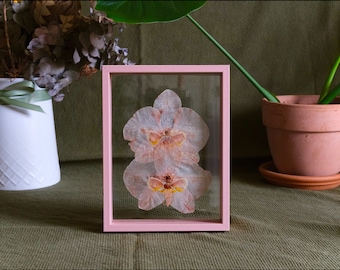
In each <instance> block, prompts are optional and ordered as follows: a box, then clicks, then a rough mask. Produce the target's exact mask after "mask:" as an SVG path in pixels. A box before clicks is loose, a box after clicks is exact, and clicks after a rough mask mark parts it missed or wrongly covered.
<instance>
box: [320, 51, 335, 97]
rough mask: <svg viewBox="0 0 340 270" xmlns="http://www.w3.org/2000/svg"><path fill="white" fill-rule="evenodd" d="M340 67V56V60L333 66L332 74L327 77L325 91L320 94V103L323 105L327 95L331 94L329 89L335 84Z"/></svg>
mask: <svg viewBox="0 0 340 270" xmlns="http://www.w3.org/2000/svg"><path fill="white" fill-rule="evenodd" d="M339 65H340V55H339V56H338V58H337V59H336V61H335V63H334V64H333V67H332V69H331V72H330V73H329V75H328V77H327V80H326V82H325V85H324V87H323V90H322V92H321V94H320V97H319V101H318V103H323V99H324V98H325V97H326V96H327V94H328V92H329V88H330V86H331V84H332V82H333V79H334V76H335V73H336V71H337V69H338V67H339Z"/></svg>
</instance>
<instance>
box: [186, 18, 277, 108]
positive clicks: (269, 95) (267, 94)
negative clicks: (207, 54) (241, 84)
mask: <svg viewBox="0 0 340 270" xmlns="http://www.w3.org/2000/svg"><path fill="white" fill-rule="evenodd" d="M186 16H187V17H188V18H189V20H190V21H191V22H192V23H193V24H194V25H195V26H196V27H197V28H198V29H199V30H200V31H201V32H202V33H203V34H204V35H205V36H206V37H207V38H208V39H209V40H210V41H211V42H212V43H213V44H214V45H215V46H216V47H217V48H218V49H220V51H221V52H222V53H223V54H224V55H225V56H227V57H228V58H229V60H230V61H231V62H232V63H233V64H234V65H235V66H236V67H237V68H238V69H239V70H240V71H241V72H242V73H243V75H244V76H246V78H247V79H248V80H249V81H250V82H251V83H252V84H253V85H254V86H255V87H256V88H257V90H258V91H259V92H260V93H261V94H262V95H263V96H264V97H265V98H266V99H268V101H272V102H277V103H279V102H280V101H279V100H278V98H277V97H276V96H275V95H273V94H272V93H270V92H269V91H268V90H266V89H265V88H263V87H262V86H261V85H260V84H259V83H258V82H257V81H256V80H255V79H254V77H252V76H251V75H250V74H249V73H248V72H247V71H246V70H245V69H244V68H243V67H242V65H241V64H240V63H239V62H238V61H237V60H236V59H235V58H234V57H232V55H231V54H230V53H229V52H228V51H227V50H226V49H224V48H223V47H222V45H221V44H220V43H218V42H217V40H216V39H214V38H213V37H212V36H211V35H210V34H209V33H208V32H207V31H206V30H205V29H204V28H203V27H202V26H201V25H200V24H199V23H198V22H197V21H196V20H195V19H194V18H192V17H191V16H190V15H189V14H187V15H186Z"/></svg>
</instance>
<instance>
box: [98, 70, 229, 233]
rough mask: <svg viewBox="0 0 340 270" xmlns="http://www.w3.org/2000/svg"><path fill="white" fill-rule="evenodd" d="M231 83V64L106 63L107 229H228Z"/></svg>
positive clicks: (105, 217) (105, 166) (104, 113)
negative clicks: (113, 64) (160, 115)
mask: <svg viewBox="0 0 340 270" xmlns="http://www.w3.org/2000/svg"><path fill="white" fill-rule="evenodd" d="M229 89H230V80H229V66H227V65H208V66H206V65H194V66H192V65H185V66H181V65H170V66H169V65H161V66H159V65H136V66H104V67H103V155H104V158H103V159H104V161H103V170H104V231H107V232H110V231H112V232H114V231H117V232H118V231H227V230H229V219H230V216H229V201H230V198H229V182H230V115H229V113H230V109H229V108H230V100H229V97H230V91H229ZM174 104H175V105H174ZM172 111H173V112H172ZM162 113H163V115H166V116H164V118H162V119H163V120H159V119H158V118H157V117H159V116H155V115H158V114H162ZM155 119H156V120H155ZM157 119H158V120H159V121H160V122H162V124H159V122H157V121H158V120H157ZM164 119H165V120H164ZM202 122H203V123H205V124H202ZM128 123H129V124H128ZM131 123H133V125H131ZM155 123H156V124H155ZM157 123H158V124H157ZM169 123H176V124H169ZM159 125H161V126H162V125H163V127H161V128H160V127H159ZM169 125H173V126H171V127H169ZM164 126H167V128H165V127H164ZM175 130H176V131H175ZM207 130H208V133H209V136H207ZM136 132H137V135H136ZM139 133H140V134H139ZM142 133H143V134H142ZM131 134H132V135H131ZM196 135H199V136H196ZM222 135H223V136H222ZM194 138H196V139H194ZM197 138H199V139H197ZM169 145H170V146H169ZM141 149H143V150H142V151H141ZM185 149H186V150H185ZM183 153H184V154H183ZM179 156H180V157H181V158H178V157H179ZM169 164H170V165H169Z"/></svg>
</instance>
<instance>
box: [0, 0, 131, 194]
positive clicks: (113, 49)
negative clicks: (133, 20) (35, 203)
mask: <svg viewBox="0 0 340 270" xmlns="http://www.w3.org/2000/svg"><path fill="white" fill-rule="evenodd" d="M84 3H85V1H71V0H67V1H40V0H36V1H28V0H12V1H9V0H1V1H0V13H1V16H0V78H1V79H0V126H1V128H0V190H25V189H36V188H42V187H47V186H50V185H54V184H56V183H57V182H59V180H60V168H59V160H58V153H57V145H56V138H55V128H54V117H53V107H52V101H51V99H52V98H53V99H54V100H55V101H61V100H63V98H64V96H65V94H64V93H63V90H64V89H65V88H67V87H68V86H69V85H70V84H71V83H72V82H73V81H74V80H77V79H79V78H82V77H85V78H86V77H89V76H91V75H92V74H93V73H95V72H96V71H97V70H99V69H100V67H101V66H102V65H103V64H113V65H116V64H133V63H132V62H131V61H130V60H129V59H128V58H127V55H128V50H127V49H126V48H121V47H119V45H118V38H117V35H118V33H120V32H121V30H122V29H123V28H124V25H123V24H121V23H117V22H114V21H113V20H112V19H109V18H107V17H106V16H105V13H103V12H99V11H97V10H95V2H94V1H88V3H87V4H88V6H89V7H90V11H89V14H83V13H82V9H81V5H82V4H84Z"/></svg>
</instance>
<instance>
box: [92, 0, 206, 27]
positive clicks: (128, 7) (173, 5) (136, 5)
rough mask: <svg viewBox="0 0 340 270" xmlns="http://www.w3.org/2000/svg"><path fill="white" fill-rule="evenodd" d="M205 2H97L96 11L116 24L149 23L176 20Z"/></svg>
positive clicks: (101, 0) (100, 0) (99, 0)
mask: <svg viewBox="0 0 340 270" xmlns="http://www.w3.org/2000/svg"><path fill="white" fill-rule="evenodd" d="M205 2H206V1H161V0H159V1H131V0H130V1H129V0H126V1H119V0H117V1H106V0H97V5H96V9H97V10H100V11H104V12H105V13H106V14H107V16H108V17H109V18H111V19H113V20H114V21H116V22H125V23H151V22H168V21H174V20H177V19H179V18H181V17H183V16H185V15H187V14H188V13H190V12H191V11H193V10H196V9H198V8H200V7H201V6H203V5H204V4H205Z"/></svg>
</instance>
